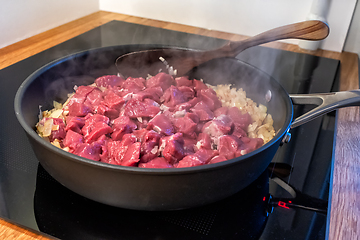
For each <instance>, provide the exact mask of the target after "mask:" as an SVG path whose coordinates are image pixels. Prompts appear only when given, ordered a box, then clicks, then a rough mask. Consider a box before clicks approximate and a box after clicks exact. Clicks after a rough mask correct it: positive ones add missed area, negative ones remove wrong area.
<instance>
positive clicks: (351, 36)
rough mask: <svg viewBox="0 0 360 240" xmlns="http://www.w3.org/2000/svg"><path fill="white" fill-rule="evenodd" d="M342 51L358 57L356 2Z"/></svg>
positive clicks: (359, 28) (359, 35)
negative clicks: (355, 54) (352, 53)
mask: <svg viewBox="0 0 360 240" xmlns="http://www.w3.org/2000/svg"><path fill="white" fill-rule="evenodd" d="M344 50H345V51H347V52H354V53H357V54H358V55H359V56H360V1H358V2H357V4H356V8H355V12H354V18H353V20H352V22H351V25H350V28H349V33H348V37H347V39H346V42H345V46H344Z"/></svg>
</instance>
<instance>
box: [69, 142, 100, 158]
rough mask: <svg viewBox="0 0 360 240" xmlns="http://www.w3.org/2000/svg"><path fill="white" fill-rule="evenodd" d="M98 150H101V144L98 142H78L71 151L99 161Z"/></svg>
mask: <svg viewBox="0 0 360 240" xmlns="http://www.w3.org/2000/svg"><path fill="white" fill-rule="evenodd" d="M100 151H101V146H100V145H99V144H96V143H92V144H89V143H80V144H78V145H77V146H76V149H75V150H74V151H73V154H75V155H78V156H80V157H84V158H88V159H91V160H94V161H99V160H100Z"/></svg>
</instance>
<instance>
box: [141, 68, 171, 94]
mask: <svg viewBox="0 0 360 240" xmlns="http://www.w3.org/2000/svg"><path fill="white" fill-rule="evenodd" d="M171 85H175V81H174V78H173V77H172V76H171V75H169V74H167V73H163V72H160V73H158V74H156V75H155V76H153V77H151V78H149V79H148V80H146V87H148V88H151V87H161V88H162V90H163V91H165V90H166V89H168V88H169V87H170V86H171Z"/></svg>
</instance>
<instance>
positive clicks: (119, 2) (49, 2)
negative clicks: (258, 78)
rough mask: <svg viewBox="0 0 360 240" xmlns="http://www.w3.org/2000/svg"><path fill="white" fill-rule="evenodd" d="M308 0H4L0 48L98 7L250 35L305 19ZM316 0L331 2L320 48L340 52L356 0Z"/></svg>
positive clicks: (352, 43) (349, 46) (352, 39)
mask: <svg viewBox="0 0 360 240" xmlns="http://www.w3.org/2000/svg"><path fill="white" fill-rule="evenodd" d="M313 1H314V0H291V1H289V0H251V1H249V0H221V1H219V0H195V1H193V0H181V1H168V0H151V1H150V0H77V1H72V0H62V1H56V0H4V1H2V2H1V7H0V32H1V37H0V48H2V47H5V46H7V45H10V44H12V43H15V42H17V41H20V40H23V39H25V38H28V37H30V36H33V35H35V34H37V33H41V32H44V31H46V30H48V29H51V28H54V27H56V26H59V25H61V24H64V23H67V22H70V21H72V20H74V19H77V18H80V17H82V16H85V15H88V14H90V13H93V12H96V11H98V10H99V9H100V10H105V11H112V12H119V13H124V14H129V15H134V16H141V17H147V18H152V19H159V20H165V21H170V22H176V23H182V24H187V25H192V26H198V27H203V28H209V29H215V30H220V31H225V32H232V33H238V34H243V35H247V36H253V35H255V34H257V33H260V32H262V31H265V30H268V29H271V28H274V27H277V26H280V25H284V24H289V23H293V22H298V21H302V20H305V19H306V16H307V15H308V13H309V11H310V9H311V6H312V3H313ZM317 1H325V2H327V3H328V4H329V5H330V7H329V11H328V13H327V21H328V23H329V25H330V28H331V33H330V35H329V37H328V38H327V39H326V40H325V41H324V42H323V44H322V46H321V48H323V49H327V50H333V51H342V50H343V48H344V43H345V39H346V36H347V33H348V31H349V25H350V21H351V19H352V15H353V11H354V8H355V4H356V2H357V1H356V0H317ZM358 5H359V3H358ZM358 8H359V7H358ZM358 8H357V9H358ZM359 18H360V12H359V10H357V12H356V13H355V16H354V20H353V23H352V24H351V28H350V31H349V37H348V39H347V41H346V45H345V50H346V51H351V52H356V53H359V52H360V46H359V42H360V37H359V31H360V30H359V22H360V20H359ZM356 21H357V22H356ZM288 42H291V43H298V41H288Z"/></svg>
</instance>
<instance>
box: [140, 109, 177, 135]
mask: <svg viewBox="0 0 360 240" xmlns="http://www.w3.org/2000/svg"><path fill="white" fill-rule="evenodd" d="M147 128H148V129H149V130H150V129H152V130H154V131H156V132H158V133H161V134H165V135H168V136H169V135H171V134H173V133H174V132H175V130H174V127H173V125H172V123H171V121H170V119H169V118H168V117H167V116H166V115H165V114H158V115H156V116H155V117H154V118H153V119H151V120H150V122H149V124H148V127H147Z"/></svg>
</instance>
